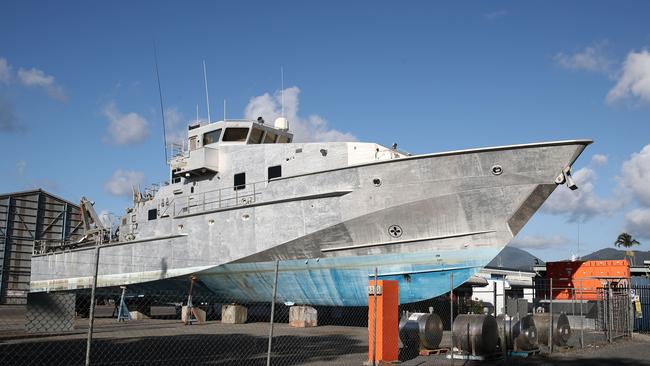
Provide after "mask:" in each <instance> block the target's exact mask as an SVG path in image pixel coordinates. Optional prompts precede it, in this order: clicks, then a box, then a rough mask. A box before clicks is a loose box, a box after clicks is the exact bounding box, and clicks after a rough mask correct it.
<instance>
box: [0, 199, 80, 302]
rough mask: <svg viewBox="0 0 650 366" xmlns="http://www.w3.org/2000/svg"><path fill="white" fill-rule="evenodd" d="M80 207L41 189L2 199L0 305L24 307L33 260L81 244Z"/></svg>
mask: <svg viewBox="0 0 650 366" xmlns="http://www.w3.org/2000/svg"><path fill="white" fill-rule="evenodd" d="M82 233H83V229H82V225H81V216H80V211H79V206H78V205H76V204H74V203H72V202H69V201H67V200H64V199H62V198H60V197H57V196H55V195H53V194H51V193H48V192H45V191H43V190H41V189H35V190H31V191H23V192H14V193H6V194H1V195H0V241H1V242H2V243H1V244H0V304H24V303H25V302H26V301H27V292H28V291H29V281H30V277H31V257H32V254H33V253H35V252H43V251H46V250H47V248H48V247H56V246H64V245H66V244H67V243H71V242H75V241H77V240H78V239H79V238H80V237H81V235H82Z"/></svg>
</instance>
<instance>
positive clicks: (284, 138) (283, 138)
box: [278, 135, 291, 144]
mask: <svg viewBox="0 0 650 366" xmlns="http://www.w3.org/2000/svg"><path fill="white" fill-rule="evenodd" d="M289 142H291V139H290V138H289V137H287V136H282V135H280V137H278V144H286V143H289Z"/></svg>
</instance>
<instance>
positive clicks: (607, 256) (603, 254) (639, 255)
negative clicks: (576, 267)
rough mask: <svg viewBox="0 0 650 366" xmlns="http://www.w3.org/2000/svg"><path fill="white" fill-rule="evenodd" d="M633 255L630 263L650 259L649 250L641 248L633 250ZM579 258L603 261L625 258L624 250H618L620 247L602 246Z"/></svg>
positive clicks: (638, 262) (636, 263)
mask: <svg viewBox="0 0 650 366" xmlns="http://www.w3.org/2000/svg"><path fill="white" fill-rule="evenodd" d="M632 252H633V253H634V257H633V259H632V261H633V262H632V263H633V264H635V265H639V266H640V265H643V261H644V260H650V251H641V250H633V251H632ZM580 259H581V260H596V261H604V260H615V259H625V250H620V249H614V248H604V249H601V250H597V251H595V252H593V253H590V254H587V255H584V256H582V257H580Z"/></svg>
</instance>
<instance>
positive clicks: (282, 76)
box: [280, 66, 284, 117]
mask: <svg viewBox="0 0 650 366" xmlns="http://www.w3.org/2000/svg"><path fill="white" fill-rule="evenodd" d="M280 79H281V80H282V84H281V85H282V87H281V89H280V95H281V98H282V117H284V67H282V66H280Z"/></svg>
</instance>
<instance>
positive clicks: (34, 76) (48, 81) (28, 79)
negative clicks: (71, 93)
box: [18, 67, 68, 101]
mask: <svg viewBox="0 0 650 366" xmlns="http://www.w3.org/2000/svg"><path fill="white" fill-rule="evenodd" d="M18 79H19V80H20V82H21V83H22V84H23V85H25V86H29V87H39V88H43V89H44V90H45V91H46V92H47V93H48V94H49V95H50V96H51V97H52V98H54V99H57V100H60V101H66V100H67V99H68V97H67V96H66V95H65V93H64V92H63V88H62V87H61V86H60V85H58V84H57V83H56V81H55V80H54V76H52V75H47V74H46V73H45V72H43V70H39V69H35V68H31V69H29V70H27V69H23V68H22V67H21V68H20V69H18Z"/></svg>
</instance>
